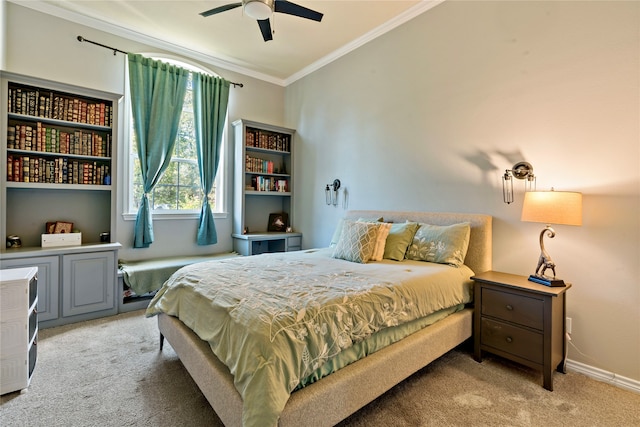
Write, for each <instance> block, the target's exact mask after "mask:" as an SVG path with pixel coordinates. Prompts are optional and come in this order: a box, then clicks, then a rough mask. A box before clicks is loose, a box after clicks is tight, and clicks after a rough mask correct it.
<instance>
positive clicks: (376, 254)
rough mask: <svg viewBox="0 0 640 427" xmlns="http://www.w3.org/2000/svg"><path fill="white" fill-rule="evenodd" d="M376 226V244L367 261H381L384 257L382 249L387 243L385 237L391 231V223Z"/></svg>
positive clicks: (381, 223)
mask: <svg viewBox="0 0 640 427" xmlns="http://www.w3.org/2000/svg"><path fill="white" fill-rule="evenodd" d="M376 225H377V226H378V235H377V236H376V244H375V246H374V247H373V254H372V255H371V259H370V260H369V261H382V257H383V256H384V248H385V246H386V243H387V237H388V236H389V231H390V230H391V223H388V222H380V223H377V224H376Z"/></svg>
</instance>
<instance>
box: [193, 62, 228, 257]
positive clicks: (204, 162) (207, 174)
mask: <svg viewBox="0 0 640 427" xmlns="http://www.w3.org/2000/svg"><path fill="white" fill-rule="evenodd" d="M228 103H229V82H228V81H226V80H224V79H222V78H219V77H213V76H210V75H207V74H201V73H194V74H193V110H194V111H193V115H194V122H195V132H196V150H197V151H196V153H197V156H198V168H199V170H200V186H201V187H202V191H203V193H204V197H203V200H202V208H201V209H200V222H199V224H198V235H197V239H196V241H197V243H198V245H213V244H215V243H218V234H217V233H216V225H215V222H214V221H213V213H212V212H211V207H210V206H209V197H208V195H209V193H210V192H211V189H212V188H213V182H214V180H215V177H216V173H217V171H218V165H219V163H220V148H221V145H222V132H223V130H224V125H225V119H226V116H227V105H228Z"/></svg>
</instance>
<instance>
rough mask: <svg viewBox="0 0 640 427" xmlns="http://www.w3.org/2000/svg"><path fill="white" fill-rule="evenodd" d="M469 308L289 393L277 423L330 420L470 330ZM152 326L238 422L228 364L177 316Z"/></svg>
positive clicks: (225, 414)
mask: <svg viewBox="0 0 640 427" xmlns="http://www.w3.org/2000/svg"><path fill="white" fill-rule="evenodd" d="M472 313H473V309H471V308H465V309H464V310H462V311H459V312H456V313H454V314H451V315H450V316H448V317H446V318H445V319H442V320H440V321H439V322H437V323H434V324H432V325H430V326H427V327H426V328H424V329H422V330H420V331H418V332H415V333H414V334H412V335H410V336H408V337H407V338H405V339H402V340H400V341H398V342H396V343H394V344H392V345H390V346H388V347H385V348H384V349H382V350H379V351H378V352H376V353H373V354H371V355H369V356H367V357H366V358H364V359H361V360H359V361H357V362H354V363H352V364H350V365H348V366H346V367H344V368H342V369H340V370H339V371H337V372H335V373H333V374H331V375H329V376H327V377H325V378H323V379H322V380H321V381H317V382H315V383H313V384H310V385H308V386H306V387H304V388H302V389H300V390H298V391H295V392H294V393H292V395H291V397H290V398H289V401H288V402H287V405H286V406H285V408H284V411H283V412H282V414H281V416H280V421H279V423H278V425H280V426H301V425H304V426H318V427H320V426H333V425H335V424H336V423H338V422H340V421H342V420H343V419H345V418H346V417H348V416H349V415H351V414H353V413H354V412H356V411H357V410H358V409H360V408H362V407H363V406H365V405H367V404H368V403H370V402H371V401H373V400H374V399H376V398H377V397H379V396H380V395H382V394H383V393H385V392H386V391H387V390H389V389H390V388H392V387H393V386H395V385H396V384H398V383H399V382H401V381H402V380H404V379H405V378H407V377H409V376H410V375H412V374H413V373H415V372H417V371H418V370H420V369H421V368H423V367H425V366H426V365H428V364H429V363H431V362H432V361H433V360H435V359H437V358H438V357H440V356H442V355H443V354H445V353H446V352H448V351H449V350H451V349H453V348H454V347H456V346H457V345H459V344H461V343H463V342H464V341H465V340H467V339H468V338H470V337H471V335H472V319H473V315H472ZM158 328H159V330H160V333H161V335H162V336H163V337H165V338H166V339H167V341H168V342H169V343H170V344H171V347H172V348H173V349H174V350H175V352H176V354H177V355H178V357H179V358H180V360H181V361H182V363H183V365H184V366H185V368H186V369H187V371H188V372H189V374H190V375H191V377H192V378H193V379H194V381H195V382H196V384H197V385H198V387H199V388H200V390H201V391H202V393H203V394H204V396H205V397H206V398H207V400H208V401H209V403H210V404H211V406H212V407H213V409H214V411H215V412H216V414H218V416H219V417H220V419H221V420H222V422H223V423H224V424H225V426H227V427H232V426H238V427H240V426H242V398H241V397H240V394H239V393H238V391H237V390H236V388H235V386H234V385H233V377H232V375H231V373H230V372H229V370H228V368H227V367H226V366H225V365H224V364H223V363H222V362H220V361H219V360H218V359H217V358H216V357H215V355H214V354H213V352H212V351H211V348H210V347H209V344H208V343H207V342H205V341H203V340H201V339H200V338H199V337H198V336H197V335H196V334H194V333H193V332H192V331H191V330H190V329H189V328H187V327H186V326H185V325H184V324H183V323H182V322H181V321H180V320H178V319H177V318H175V317H173V316H168V315H166V314H160V315H159V316H158Z"/></svg>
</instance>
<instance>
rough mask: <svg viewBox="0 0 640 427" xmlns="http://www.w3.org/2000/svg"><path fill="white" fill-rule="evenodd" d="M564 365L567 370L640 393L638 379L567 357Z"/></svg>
mask: <svg viewBox="0 0 640 427" xmlns="http://www.w3.org/2000/svg"><path fill="white" fill-rule="evenodd" d="M566 367H567V370H570V371H573V372H578V373H580V374H584V375H586V376H588V377H591V378H593V379H595V380H598V381H602V382H605V383H608V384H611V385H614V386H616V387H620V388H624V389H627V390H631V391H633V392H636V393H639V394H640V381H637V380H633V379H631V378H626V377H622V376H620V375H616V374H615V373H613V372H609V371H605V370H603V369H600V368H595V367H593V366H589V365H585V364H584V363H580V362H576V361H575V360H571V359H567V365H566Z"/></svg>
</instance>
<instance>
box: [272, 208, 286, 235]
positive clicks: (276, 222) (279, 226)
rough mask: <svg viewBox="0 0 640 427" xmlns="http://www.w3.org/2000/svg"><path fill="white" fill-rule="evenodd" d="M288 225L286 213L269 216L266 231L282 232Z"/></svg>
mask: <svg viewBox="0 0 640 427" xmlns="http://www.w3.org/2000/svg"><path fill="white" fill-rule="evenodd" d="M288 225H289V214H287V213H286V212H281V213H272V214H269V225H268V226H267V231H278V232H284V231H286V230H287V227H288Z"/></svg>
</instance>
